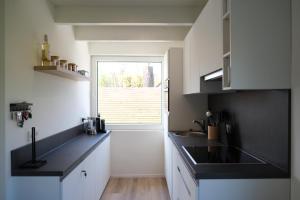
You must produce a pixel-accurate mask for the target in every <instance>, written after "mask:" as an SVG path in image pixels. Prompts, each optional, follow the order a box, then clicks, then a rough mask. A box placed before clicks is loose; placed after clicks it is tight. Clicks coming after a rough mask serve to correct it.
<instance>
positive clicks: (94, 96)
mask: <svg viewBox="0 0 300 200" xmlns="http://www.w3.org/2000/svg"><path fill="white" fill-rule="evenodd" d="M101 61H102V62H159V63H161V81H163V73H164V57H163V56H92V57H91V74H90V75H91V92H90V93H91V102H90V103H91V110H90V112H91V116H96V115H97V111H98V80H97V78H98V67H97V63H98V62H101ZM160 102H161V103H160V104H161V106H160V113H161V121H160V123H158V124H109V123H106V127H107V128H108V129H110V130H162V129H163V120H164V119H163V87H161V100H160Z"/></svg>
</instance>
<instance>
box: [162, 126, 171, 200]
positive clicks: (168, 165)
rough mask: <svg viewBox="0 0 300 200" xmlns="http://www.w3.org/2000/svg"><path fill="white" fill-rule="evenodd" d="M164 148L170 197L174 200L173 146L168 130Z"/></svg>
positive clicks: (165, 131)
mask: <svg viewBox="0 0 300 200" xmlns="http://www.w3.org/2000/svg"><path fill="white" fill-rule="evenodd" d="M164 148H165V154H164V155H165V176H166V181H167V186H168V190H169V194H170V197H171V199H172V193H173V192H172V191H173V188H172V146H171V141H170V138H169V136H168V129H165V130H164Z"/></svg>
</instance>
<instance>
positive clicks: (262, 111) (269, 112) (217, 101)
mask: <svg viewBox="0 0 300 200" xmlns="http://www.w3.org/2000/svg"><path fill="white" fill-rule="evenodd" d="M290 99H291V98H290V90H263V91H241V92H234V93H225V94H214V95H209V96H208V107H209V109H210V110H211V111H213V112H220V111H225V112H227V113H228V114H229V116H230V119H231V121H232V124H233V129H232V143H233V144H234V145H236V146H238V147H241V148H242V149H244V150H246V151H248V152H249V153H253V154H255V155H257V156H259V157H261V158H263V159H265V160H267V161H269V162H270V163H272V164H274V165H276V166H278V167H280V168H282V169H284V170H286V171H290V132H291V131H290V115H291V114H290V104H291V102H290ZM222 134H223V135H222V137H221V138H223V139H224V138H225V137H224V134H225V133H222Z"/></svg>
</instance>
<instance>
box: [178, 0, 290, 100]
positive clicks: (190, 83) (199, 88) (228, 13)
mask: <svg viewBox="0 0 300 200" xmlns="http://www.w3.org/2000/svg"><path fill="white" fill-rule="evenodd" d="M219 69H223V81H219V82H212V81H204V76H205V75H208V74H210V73H212V72H215V71H217V70H219ZM290 74H291V2H290V1H287V0H263V1H262V0H209V1H208V2H207V4H206V5H205V7H204V9H203V10H202V12H201V13H200V15H199V17H198V19H197V20H196V21H195V23H194V25H193V27H192V28H191V30H190V31H189V33H188V35H187V36H186V38H185V41H184V69H183V80H184V81H183V86H184V90H183V94H195V93H210V92H220V91H222V89H223V90H263V89H290V88H291V83H290V79H291V77H290V76H291V75H290ZM222 82H223V84H222ZM214 89H218V90H219V91H215V90H214Z"/></svg>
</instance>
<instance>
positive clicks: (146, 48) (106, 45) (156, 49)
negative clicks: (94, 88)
mask: <svg viewBox="0 0 300 200" xmlns="http://www.w3.org/2000/svg"><path fill="white" fill-rule="evenodd" d="M171 47H183V42H133V41H131V42H130V41H129V42H90V43H89V53H90V54H91V55H124V56H130V55H131V56H164V54H165V53H166V51H167V50H168V49H169V48H171Z"/></svg>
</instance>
